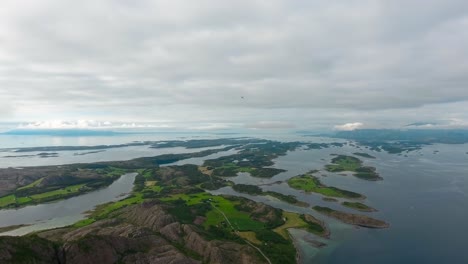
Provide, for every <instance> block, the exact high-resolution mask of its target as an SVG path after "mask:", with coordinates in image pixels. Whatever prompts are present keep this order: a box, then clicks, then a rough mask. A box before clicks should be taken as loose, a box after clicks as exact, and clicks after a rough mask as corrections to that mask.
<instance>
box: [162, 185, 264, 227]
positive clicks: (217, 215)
mask: <svg viewBox="0 0 468 264" xmlns="http://www.w3.org/2000/svg"><path fill="white" fill-rule="evenodd" d="M161 200H162V201H176V203H174V202H173V203H172V204H173V205H177V206H179V207H178V208H177V209H175V210H173V212H174V213H176V214H186V213H187V212H190V210H183V209H187V208H186V207H185V206H188V207H192V206H194V205H199V204H203V203H205V204H208V205H210V208H211V209H210V210H208V211H207V212H206V215H205V216H206V220H205V223H204V224H203V225H204V227H205V228H208V227H209V226H223V227H227V223H226V220H225V217H224V216H223V214H222V213H224V215H226V217H227V218H228V219H229V221H230V222H231V224H232V226H234V228H236V230H239V231H253V230H259V229H264V228H265V225H264V224H263V223H261V222H259V221H255V220H252V219H251V218H250V214H249V213H248V212H244V211H241V210H239V209H238V207H237V205H239V204H240V202H239V201H232V200H229V199H227V198H224V197H222V196H213V195H211V194H209V193H197V194H189V195H187V194H177V195H173V196H171V197H170V198H163V199H161ZM180 200H182V201H184V204H182V206H181V203H180V202H177V201H180ZM221 212H222V213H221ZM190 213H191V212H190ZM177 216H179V218H180V219H182V220H187V219H191V218H189V217H187V216H182V217H181V216H180V215H176V217H177Z"/></svg>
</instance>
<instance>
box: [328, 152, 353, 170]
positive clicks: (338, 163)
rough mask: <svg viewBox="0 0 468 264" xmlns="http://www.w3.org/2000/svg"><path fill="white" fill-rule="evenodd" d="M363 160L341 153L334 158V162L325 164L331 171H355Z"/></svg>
mask: <svg viewBox="0 0 468 264" xmlns="http://www.w3.org/2000/svg"><path fill="white" fill-rule="evenodd" d="M361 165H362V161H361V160H360V159H358V158H355V157H351V156H344V155H339V156H337V157H334V158H333V159H332V164H329V165H327V166H325V169H326V170H327V171H330V172H341V171H353V172H355V171H356V169H358V168H360V167H361Z"/></svg>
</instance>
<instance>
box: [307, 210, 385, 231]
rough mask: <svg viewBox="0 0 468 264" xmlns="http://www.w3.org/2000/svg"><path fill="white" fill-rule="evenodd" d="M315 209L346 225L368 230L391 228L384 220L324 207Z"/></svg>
mask: <svg viewBox="0 0 468 264" xmlns="http://www.w3.org/2000/svg"><path fill="white" fill-rule="evenodd" d="M313 209H314V210H315V211H317V212H319V213H321V214H324V215H326V216H330V217H333V218H336V219H338V220H340V221H342V222H343V223H346V224H351V225H356V226H362V227H367V228H388V227H389V226H390V225H389V224H388V223H386V222H384V221H382V220H378V219H374V218H371V217H368V216H365V215H357V214H350V213H345V212H341V211H336V210H333V209H331V208H328V207H322V206H314V207H313Z"/></svg>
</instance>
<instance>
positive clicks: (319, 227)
mask: <svg viewBox="0 0 468 264" xmlns="http://www.w3.org/2000/svg"><path fill="white" fill-rule="evenodd" d="M283 217H284V218H285V219H286V222H285V223H284V225H281V226H279V227H277V228H275V229H274V231H275V232H276V233H278V234H280V235H281V236H283V237H284V238H285V239H289V234H288V229H289V228H297V229H305V230H308V231H310V232H312V233H314V234H316V235H319V236H327V235H328V231H327V230H326V229H325V227H324V226H323V224H321V223H320V222H319V221H318V220H316V219H315V218H313V217H312V216H310V215H300V214H296V213H291V212H283Z"/></svg>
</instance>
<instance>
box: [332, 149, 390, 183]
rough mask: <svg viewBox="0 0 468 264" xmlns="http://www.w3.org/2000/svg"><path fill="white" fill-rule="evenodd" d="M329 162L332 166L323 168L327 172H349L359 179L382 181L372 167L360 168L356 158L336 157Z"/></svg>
mask: <svg viewBox="0 0 468 264" xmlns="http://www.w3.org/2000/svg"><path fill="white" fill-rule="evenodd" d="M331 162H332V164H329V165H326V166H325V169H326V170H327V171H329V172H343V171H350V172H353V175H354V176H355V177H357V178H359V179H363V180H368V181H377V180H382V177H380V176H379V174H378V173H377V172H376V169H375V168H374V167H364V166H362V161H361V160H360V159H358V158H356V157H352V156H346V155H336V157H334V158H333V159H332V161H331Z"/></svg>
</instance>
